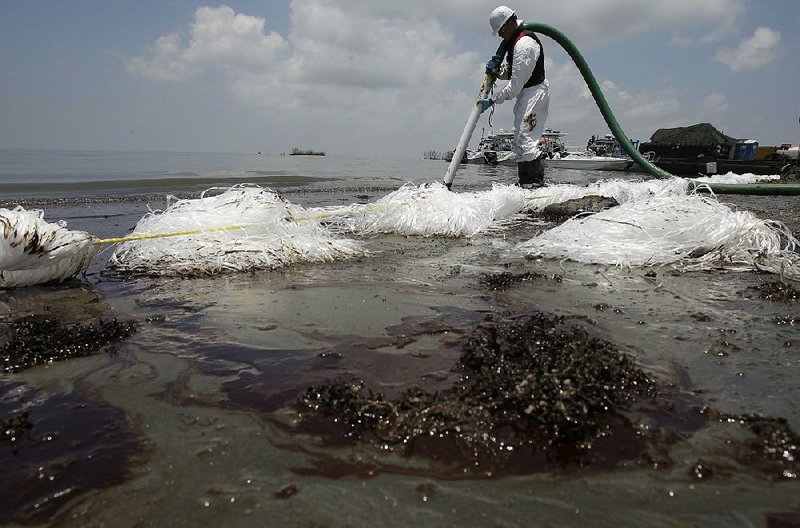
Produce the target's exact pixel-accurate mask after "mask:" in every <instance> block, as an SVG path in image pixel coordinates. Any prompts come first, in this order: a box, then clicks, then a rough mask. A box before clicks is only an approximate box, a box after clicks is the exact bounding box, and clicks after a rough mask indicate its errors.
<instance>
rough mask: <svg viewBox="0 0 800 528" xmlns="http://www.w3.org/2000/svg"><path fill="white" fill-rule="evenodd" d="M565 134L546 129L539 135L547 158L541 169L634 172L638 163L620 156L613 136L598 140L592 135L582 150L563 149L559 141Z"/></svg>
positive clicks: (637, 167)
mask: <svg viewBox="0 0 800 528" xmlns="http://www.w3.org/2000/svg"><path fill="white" fill-rule="evenodd" d="M566 135H567V134H566V133H564V132H561V131H559V130H551V129H546V130H545V133H544V134H542V143H544V145H545V152H547V157H546V158H545V160H544V165H545V167H548V168H553V169H575V170H603V171H638V170H641V168H640V167H639V164H638V163H636V162H635V161H633V160H632V159H631V158H629V157H627V156H625V155H623V152H624V151H623V150H622V147H621V146H620V145H619V143H618V142H617V140H616V139H615V138H614V136H612V135H610V134H608V135H606V136H603V137H601V138H596V137H595V136H592V139H591V140H589V143H588V144H587V147H586V149H585V150H567V149H566V147H564V141H563V138H564V137H565V136H566Z"/></svg>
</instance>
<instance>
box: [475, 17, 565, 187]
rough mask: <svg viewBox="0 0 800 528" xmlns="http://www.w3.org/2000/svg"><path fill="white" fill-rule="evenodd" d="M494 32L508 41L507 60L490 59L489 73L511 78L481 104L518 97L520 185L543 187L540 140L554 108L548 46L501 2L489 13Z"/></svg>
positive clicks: (516, 147) (516, 140) (485, 106)
mask: <svg viewBox="0 0 800 528" xmlns="http://www.w3.org/2000/svg"><path fill="white" fill-rule="evenodd" d="M489 25H490V26H491V27H492V32H493V34H494V35H499V36H500V37H501V38H502V39H503V40H504V41H506V42H507V43H508V44H509V45H508V53H507V54H506V58H505V61H503V57H498V56H494V57H492V58H491V59H490V60H489V62H487V63H486V73H489V74H494V75H497V76H498V78H500V79H508V80H509V83H508V84H507V85H506V86H504V87H503V88H502V89H501V90H500V91H499V92H498V93H497V94H495V95H494V96H492V98H485V99H480V100H479V101H478V103H477V104H478V105H480V107H481V112H485V111H486V110H487V109H488V108H489V107H491V106H492V105H495V104H501V103H503V102H505V101H508V100H509V99H514V98H516V100H517V102H516V103H515V104H514V153H515V154H516V156H517V168H518V171H519V185H521V186H526V187H529V186H530V187H539V186H541V185H544V161H543V159H542V158H543V157H544V152H543V150H542V149H541V148H540V145H539V142H540V141H541V139H542V133H543V132H544V124H545V122H546V121H547V111H548V109H549V108H550V90H549V87H550V83H549V82H548V81H547V77H546V76H545V71H544V48H543V47H542V43H541V42H540V41H539V38H538V37H537V36H536V35H535V34H534V33H533V32H532V31H528V30H524V29H523V28H522V27H521V26H522V21H521V20H517V15H516V13H515V12H514V10H513V9H511V8H510V7H506V6H500V7H498V8H497V9H495V10H494V11H492V14H491V15H490V16H489Z"/></svg>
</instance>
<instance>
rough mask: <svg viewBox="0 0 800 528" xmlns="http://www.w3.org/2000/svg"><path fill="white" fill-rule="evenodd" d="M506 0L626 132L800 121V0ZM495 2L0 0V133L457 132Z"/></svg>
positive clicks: (43, 143) (589, 114) (265, 140)
mask: <svg viewBox="0 0 800 528" xmlns="http://www.w3.org/2000/svg"><path fill="white" fill-rule="evenodd" d="M509 5H510V7H512V8H514V9H516V10H517V12H518V14H519V16H520V18H523V19H525V20H526V21H535V22H542V23H546V24H550V25H553V26H555V27H556V28H558V29H560V30H561V31H562V32H563V33H564V34H566V35H567V36H568V37H569V38H570V39H572V40H573V41H574V42H575V43H576V45H577V46H578V48H579V49H580V50H581V51H582V52H583V54H584V55H585V57H586V59H587V61H588V63H589V65H590V66H591V68H592V69H593V71H594V73H595V75H596V76H597V78H598V79H599V80H600V81H601V83H602V85H603V87H604V90H605V93H606V97H607V98H608V100H609V102H610V104H611V107H612V110H613V111H614V113H615V114H616V116H617V119H618V121H619V123H620V124H621V125H622V127H623V129H624V130H625V131H626V133H627V134H628V136H629V137H632V138H635V139H641V140H647V139H648V138H649V137H650V135H652V133H653V132H654V131H655V130H656V129H658V128H662V127H674V126H685V125H690V124H694V123H699V122H711V123H712V124H714V125H715V126H717V128H719V129H720V130H722V131H723V132H725V133H726V134H728V135H731V136H734V137H740V138H752V139H756V140H757V141H759V143H761V144H762V145H774V144H780V143H783V142H790V143H794V144H796V143H798V141H800V124H799V123H798V118H799V117H800V30H798V28H800V1H798V0H669V1H661V2H653V1H646V0H602V1H599V0H562V1H560V2H541V1H527V2H520V3H518V4H514V3H511V2H509ZM496 6H497V3H496V1H495V0H491V1H485V0H471V1H469V0H396V1H389V0H386V1H382V0H283V1H278V0H260V1H258V0H231V1H228V2H225V3H219V2H200V1H194V0H113V1H111V0H70V1H64V0H0V148H53V149H83V150H145V151H149V150H158V151H192V152H256V151H262V152H264V153H280V152H284V151H288V150H290V149H291V148H292V147H295V146H297V147H301V148H313V149H318V150H324V151H326V152H327V153H329V154H340V155H346V156H365V157H374V158H419V157H421V155H422V152H423V151H424V150H427V149H434V150H449V149H452V148H454V147H455V144H456V142H457V141H458V138H459V136H460V134H461V130H462V129H463V127H464V124H465V122H466V119H467V116H468V115H469V112H470V109H471V105H472V104H473V103H474V99H475V95H476V93H477V90H478V88H479V86H480V83H481V80H482V77H483V68H484V63H485V62H486V60H487V59H488V58H489V57H490V56H491V55H492V53H493V52H494V50H495V49H496V48H497V45H498V44H499V40H498V39H497V37H493V36H492V35H491V33H490V30H489V25H488V16H489V13H490V12H491V11H492V9H493V8H494V7H496ZM542 41H543V44H544V46H545V56H546V60H547V62H546V66H547V74H548V77H549V78H550V83H551V84H550V86H551V106H550V115H549V118H548V122H547V125H548V126H549V127H552V128H557V129H560V130H563V131H565V132H567V133H568V134H569V136H568V137H567V143H568V144H574V145H578V144H585V143H586V140H587V139H588V138H589V136H591V135H592V134H603V133H607V132H608V129H607V127H606V126H605V124H604V123H603V120H602V117H601V116H600V113H599V111H598V110H597V107H596V105H595V103H594V102H593V100H592V99H591V97H590V96H589V94H588V90H586V88H585V86H584V83H583V81H582V80H581V78H580V76H579V74H578V72H577V69H576V68H575V67H574V66H573V65H572V63H571V61H570V59H569V57H568V56H567V55H566V54H565V53H564V52H563V51H561V49H560V48H559V47H558V45H557V44H556V43H555V42H553V41H552V40H550V39H548V38H546V37H545V38H543V39H542ZM512 106H513V105H512V103H510V102H509V103H506V104H504V105H502V106H500V107H499V108H498V111H497V112H496V113H495V116H494V119H493V125H494V127H495V130H496V129H498V128H510V126H511V119H512V118H511V107H512ZM487 115H488V113H487V114H484V116H483V117H482V120H481V122H480V123H479V124H478V129H477V130H476V134H475V138H476V139H477V138H478V137H479V136H480V134H481V129H482V128H485V129H486V131H487V132H488V131H489V128H488V123H487V117H486V116H487ZM474 144H475V141H473V145H474Z"/></svg>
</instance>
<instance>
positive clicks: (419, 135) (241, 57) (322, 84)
mask: <svg viewBox="0 0 800 528" xmlns="http://www.w3.org/2000/svg"><path fill="white" fill-rule="evenodd" d="M744 5H745V0H703V1H699V0H673V1H672V2H669V3H667V2H662V3H657V4H653V5H648V6H647V8H646V9H642V8H641V5H640V2H638V1H636V0H605V1H604V2H602V3H598V2H596V0H572V1H571V3H570V6H569V8H568V9H567V8H565V7H564V6H563V5H560V4H552V3H550V4H546V3H539V4H536V5H534V6H521V5H520V6H518V8H519V9H520V11H519V15H520V16H521V17H522V18H524V19H526V20H529V21H537V22H543V23H547V24H552V25H553V26H555V27H557V28H558V29H560V30H562V31H563V32H564V33H565V34H567V35H569V36H570V38H571V39H574V40H575V41H576V43H577V44H578V45H579V47H581V48H582V49H586V47H587V46H589V47H591V46H603V45H604V44H605V43H608V42H611V41H614V40H621V39H624V38H628V37H630V36H631V35H639V34H652V33H653V32H661V33H662V34H663V36H664V40H665V42H666V43H670V42H671V39H672V38H675V37H674V35H672V33H673V32H674V28H676V27H680V28H681V32H682V34H685V35H689V36H691V34H692V32H693V31H695V32H696V33H697V34H698V35H701V36H702V35H706V34H707V31H706V28H707V27H709V23H711V22H713V23H714V27H715V28H725V30H727V28H729V27H732V26H733V22H734V21H735V19H736V17H737V16H738V14H739V13H740V12H741V9H742V6H744ZM493 7H494V4H489V5H485V4H483V5H482V4H481V3H478V2H474V1H470V0H438V1H430V0H407V1H406V2H403V3H397V2H375V1H374V0H291V1H290V4H289V9H290V18H289V26H288V28H286V29H285V30H283V34H282V35H281V34H278V33H276V32H269V29H268V28H267V24H266V22H267V21H266V20H265V19H264V18H261V17H257V16H252V15H248V14H242V13H236V12H235V11H234V10H233V9H231V8H230V7H227V6H222V7H219V8H210V7H203V8H200V9H198V10H197V11H196V12H195V16H194V21H193V22H192V24H191V26H190V28H189V32H188V35H186V36H185V37H184V38H183V39H182V38H181V36H180V35H179V34H178V33H170V34H166V35H164V36H162V37H161V38H159V39H158V40H156V41H155V43H154V44H153V46H152V50H151V52H150V53H149V54H147V55H146V56H142V57H137V58H134V59H131V60H130V61H128V63H127V70H128V71H129V72H130V73H132V74H135V75H139V76H142V77H146V78H150V79H161V80H171V81H187V80H189V79H191V78H192V77H193V76H196V75H198V74H200V73H202V72H223V73H224V75H223V76H222V78H221V79H222V80H223V82H225V83H226V85H227V88H228V90H229V92H230V93H231V94H232V95H233V97H234V101H235V102H236V103H237V104H238V106H239V107H240V108H247V109H251V114H252V115H253V119H258V118H260V119H261V123H260V125H259V126H261V127H263V130H264V131H263V133H262V135H264V136H266V135H267V134H268V133H271V134H275V132H274V131H275V130H280V134H281V135H283V136H285V137H299V138H311V139H313V140H314V141H313V145H312V146H313V147H314V148H320V149H323V150H328V151H332V152H336V151H347V152H353V150H354V148H355V149H359V150H364V151H372V152H376V153H382V154H386V153H387V152H388V153H392V154H394V153H396V154H398V155H404V154H408V153H413V152H422V151H423V150H425V149H428V148H434V149H436V150H442V149H445V148H452V147H453V146H455V145H454V144H455V142H456V141H457V139H458V135H459V132H460V131H461V129H460V127H461V126H463V123H464V121H465V120H466V117H467V114H468V113H469V107H470V105H471V104H472V103H473V101H474V97H475V95H476V92H477V89H478V85H479V84H480V80H481V78H482V75H483V66H482V64H483V62H484V60H485V59H486V58H488V55H489V54H490V53H491V51H493V50H494V49H495V47H496V46H497V44H498V43H499V41H498V40H497V38H496V37H492V36H491V34H490V31H489V26H488V16H489V13H490V12H491V9H492V8H493ZM576 13H578V14H579V16H576ZM271 29H274V28H271ZM721 31H722V30H721ZM694 38H695V37H690V38H688V40H687V44H689V45H691V43H692V42H694V41H696V39H695V40H692V39H694ZM698 38H700V37H698ZM545 46H546V47H548V46H552V43H545ZM476 49H480V50H481V52H480V53H478V52H476V51H474V50H476ZM548 49H553V48H552V47H550V48H548ZM553 56H555V57H557V55H555V54H554V55H553ZM546 59H547V61H548V63H547V68H548V77H550V78H551V84H552V86H554V89H553V91H552V93H551V110H550V115H551V116H556V115H557V116H558V122H557V123H553V124H554V125H555V126H558V127H562V128H563V129H565V130H566V129H569V127H573V128H574V129H575V130H579V133H580V134H581V135H583V134H586V135H587V136H588V135H591V134H592V133H598V132H601V131H602V130H604V129H605V128H606V125H605V123H604V122H603V119H602V117H601V116H600V113H599V111H598V110H597V107H596V105H595V103H594V101H593V100H592V99H591V97H590V94H589V93H588V90H587V88H586V86H585V83H584V81H583V79H582V78H581V77H580V75H579V74H578V72H577V70H576V69H575V67H574V66H573V65H572V64H571V63H570V64H557V63H554V62H552V60H551V54H549V53H546ZM602 84H603V89H604V91H605V92H606V96H607V98H608V99H609V102H610V104H611V106H612V108H613V109H614V111H615V112H617V113H618V117H619V118H620V121H621V123H622V124H624V125H625V127H626V132H628V133H629V134H630V135H631V136H632V137H639V136H643V135H649V134H650V133H652V130H651V127H652V123H654V122H657V123H659V124H662V123H671V122H674V121H675V120H677V119H679V118H680V110H679V108H680V105H679V104H678V97H677V94H676V93H675V92H674V91H670V90H669V88H665V89H664V90H662V91H659V92H657V93H648V92H642V93H634V92H633V91H631V90H630V89H623V88H620V87H618V86H617V85H616V84H615V83H613V82H611V80H608V79H606V80H604V81H603V83H602ZM555 87H557V89H556V88H555ZM512 106H513V105H511V104H508V105H502V106H501V107H499V108H498V111H497V115H496V116H495V119H494V121H495V123H496V124H499V125H500V126H508V124H509V123H510V122H511V117H510V112H511V107H512ZM576 139H577V138H576ZM584 140H585V138H580V142H581V143H582V142H583V141H584ZM309 141H310V140H309ZM354 145H356V147H354ZM339 147H341V148H339Z"/></svg>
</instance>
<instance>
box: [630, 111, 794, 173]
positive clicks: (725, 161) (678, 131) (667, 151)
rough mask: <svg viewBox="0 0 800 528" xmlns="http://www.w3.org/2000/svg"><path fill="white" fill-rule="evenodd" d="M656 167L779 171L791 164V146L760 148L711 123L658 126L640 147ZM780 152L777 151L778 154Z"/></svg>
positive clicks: (691, 170)
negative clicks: (722, 130) (726, 132)
mask: <svg viewBox="0 0 800 528" xmlns="http://www.w3.org/2000/svg"><path fill="white" fill-rule="evenodd" d="M639 150H641V151H642V153H643V154H644V155H645V157H647V158H649V159H651V160H652V161H653V163H654V164H655V165H656V167H659V168H660V169H663V170H665V171H667V172H669V173H671V174H674V175H676V176H697V175H698V174H699V175H704V176H705V175H713V174H727V173H729V172H733V173H734V174H748V173H749V174H756V175H775V174H781V171H782V170H783V168H784V167H785V166H786V164H787V162H789V163H791V161H792V160H791V152H792V150H791V145H789V144H786V145H781V147H780V148H778V147H774V148H773V149H767V151H768V152H769V154H767V152H766V151H765V149H762V151H763V152H764V156H763V158H761V159H758V157H757V153H758V151H759V146H758V142H757V141H754V140H751V139H739V138H735V137H732V136H728V135H726V134H724V133H722V132H720V131H719V130H718V129H717V128H716V127H714V125H712V124H711V123H697V124H694V125H690V126H685V127H676V128H660V129H658V130H656V131H655V132H654V133H653V135H652V137H651V138H650V141H648V142H646V143H642V145H641V147H640V149H639ZM798 150H800V149H798ZM779 153H780V154H779Z"/></svg>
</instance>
